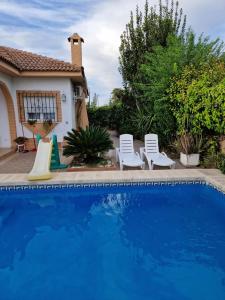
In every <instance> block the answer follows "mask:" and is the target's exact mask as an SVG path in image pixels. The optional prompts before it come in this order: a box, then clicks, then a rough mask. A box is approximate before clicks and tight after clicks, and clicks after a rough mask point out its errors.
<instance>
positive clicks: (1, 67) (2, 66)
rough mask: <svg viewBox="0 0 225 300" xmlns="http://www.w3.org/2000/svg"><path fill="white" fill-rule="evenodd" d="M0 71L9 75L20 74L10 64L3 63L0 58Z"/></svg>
mask: <svg viewBox="0 0 225 300" xmlns="http://www.w3.org/2000/svg"><path fill="white" fill-rule="evenodd" d="M0 71H1V72H3V73H5V74H8V75H11V76H19V75H20V72H19V71H18V70H17V69H16V68H14V67H13V66H11V65H10V64H7V63H5V62H4V61H2V60H0Z"/></svg>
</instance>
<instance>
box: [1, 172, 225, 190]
mask: <svg viewBox="0 0 225 300" xmlns="http://www.w3.org/2000/svg"><path fill="white" fill-rule="evenodd" d="M26 177H27V174H0V187H7V186H34V185H38V186H40V185H42V186H43V185H48V186H49V185H67V184H95V183H96V184H100V183H107V184H108V183H129V182H131V183H135V182H137V183H138V182H185V181H193V182H194V181H203V182H205V183H207V184H210V185H212V186H214V187H215V188H217V189H218V190H220V191H222V192H223V193H225V175H223V174H222V173H221V172H220V171H218V170H216V169H179V170H129V171H101V172H99V171H96V172H94V171H91V172H88V171H87V172H74V173H73V172H68V173H65V172H61V173H60V172H59V173H57V172H55V173H53V178H52V179H50V180H45V181H28V180H27V178H26Z"/></svg>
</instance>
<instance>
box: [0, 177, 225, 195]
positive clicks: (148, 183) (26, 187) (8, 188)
mask: <svg viewBox="0 0 225 300" xmlns="http://www.w3.org/2000/svg"><path fill="white" fill-rule="evenodd" d="M182 184H185V185H187V184H202V185H208V186H211V187H212V188H214V189H216V190H217V191H219V192H222V193H223V194H225V192H224V191H223V190H222V189H220V188H219V187H217V186H216V185H214V184H212V183H209V182H207V181H205V180H174V181H173V180H165V181H163V180H161V181H138V182H116V183H115V182H104V183H67V184H56V183H55V184H32V185H22V184H21V185H7V186H0V191H16V190H24V191H25V190H48V189H54V190H55V189H63V188H68V189H70V188H73V189H74V188H94V187H116V186H162V185H170V186H174V185H182Z"/></svg>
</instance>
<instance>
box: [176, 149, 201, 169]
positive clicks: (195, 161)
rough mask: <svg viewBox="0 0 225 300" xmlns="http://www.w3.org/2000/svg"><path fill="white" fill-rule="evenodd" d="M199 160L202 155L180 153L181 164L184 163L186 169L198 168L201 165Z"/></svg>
mask: <svg viewBox="0 0 225 300" xmlns="http://www.w3.org/2000/svg"><path fill="white" fill-rule="evenodd" d="M199 158H200V154H199V153H194V154H188V155H187V154H184V153H182V152H181V153H180V162H181V163H182V165H183V166H185V167H196V166H198V165H199Z"/></svg>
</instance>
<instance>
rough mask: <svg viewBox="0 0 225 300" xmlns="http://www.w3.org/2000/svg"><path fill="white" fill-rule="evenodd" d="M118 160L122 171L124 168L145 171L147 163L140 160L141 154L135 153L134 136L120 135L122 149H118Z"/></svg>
mask: <svg viewBox="0 0 225 300" xmlns="http://www.w3.org/2000/svg"><path fill="white" fill-rule="evenodd" d="M116 160H117V162H119V164H120V170H121V171H122V170H123V166H128V167H141V168H142V169H144V166H145V163H144V161H143V160H141V158H140V154H139V153H138V152H135V151H134V144H133V135H131V134H122V135H120V147H119V148H116Z"/></svg>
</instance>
